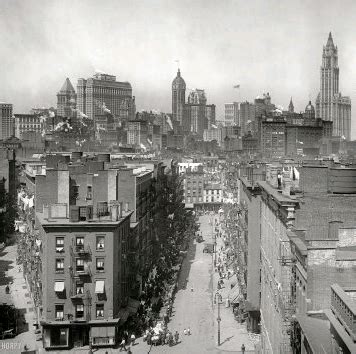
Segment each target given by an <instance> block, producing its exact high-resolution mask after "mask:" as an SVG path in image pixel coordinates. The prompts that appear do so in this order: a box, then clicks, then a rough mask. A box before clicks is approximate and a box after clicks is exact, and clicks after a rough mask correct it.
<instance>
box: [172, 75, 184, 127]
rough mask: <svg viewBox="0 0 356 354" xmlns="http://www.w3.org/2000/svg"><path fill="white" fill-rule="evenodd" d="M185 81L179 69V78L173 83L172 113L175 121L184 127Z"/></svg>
mask: <svg viewBox="0 0 356 354" xmlns="http://www.w3.org/2000/svg"><path fill="white" fill-rule="evenodd" d="M185 88H186V86H185V81H184V80H183V78H182V77H181V76H180V70H179V69H178V72H177V76H176V78H175V79H174V80H173V82H172V113H173V120H174V121H178V122H179V124H180V125H182V121H183V111H184V104H185Z"/></svg>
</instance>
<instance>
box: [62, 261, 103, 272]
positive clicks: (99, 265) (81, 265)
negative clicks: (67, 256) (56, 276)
mask: <svg viewBox="0 0 356 354" xmlns="http://www.w3.org/2000/svg"><path fill="white" fill-rule="evenodd" d="M104 265H105V258H103V257H98V258H96V271H97V272H104V270H105V266H104ZM84 270H85V262H84V259H83V258H76V260H75V271H76V272H84ZM56 273H64V258H56Z"/></svg>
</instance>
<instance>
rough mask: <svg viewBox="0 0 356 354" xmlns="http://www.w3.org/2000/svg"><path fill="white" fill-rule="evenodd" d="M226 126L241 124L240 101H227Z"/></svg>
mask: <svg viewBox="0 0 356 354" xmlns="http://www.w3.org/2000/svg"><path fill="white" fill-rule="evenodd" d="M224 123H225V124H224V125H225V127H228V126H231V125H238V126H240V110H239V103H238V102H233V103H225V122H224Z"/></svg>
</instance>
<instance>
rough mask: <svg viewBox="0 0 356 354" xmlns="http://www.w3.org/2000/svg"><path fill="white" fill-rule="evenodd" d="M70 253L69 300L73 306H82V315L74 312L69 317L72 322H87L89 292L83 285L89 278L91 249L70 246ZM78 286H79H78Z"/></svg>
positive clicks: (89, 304) (89, 312) (89, 301)
mask: <svg viewBox="0 0 356 354" xmlns="http://www.w3.org/2000/svg"><path fill="white" fill-rule="evenodd" d="M70 253H71V267H70V275H71V288H70V298H71V300H72V303H73V306H74V307H75V308H77V306H80V305H83V307H84V311H83V313H80V314H79V313H77V312H76V311H74V315H70V316H71V319H70V320H72V321H76V322H78V321H82V322H88V321H90V318H91V315H90V314H91V300H92V297H91V294H90V290H89V289H87V290H86V291H85V290H84V284H85V283H87V282H88V279H90V278H91V276H92V272H91V268H90V263H91V254H92V253H91V249H90V247H89V245H84V244H80V245H74V244H73V245H72V246H71V248H70ZM79 284H80V285H79Z"/></svg>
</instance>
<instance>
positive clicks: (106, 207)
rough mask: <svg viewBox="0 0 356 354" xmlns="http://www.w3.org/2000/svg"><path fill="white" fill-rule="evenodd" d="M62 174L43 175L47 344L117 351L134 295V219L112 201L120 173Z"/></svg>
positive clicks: (40, 205)
mask: <svg viewBox="0 0 356 354" xmlns="http://www.w3.org/2000/svg"><path fill="white" fill-rule="evenodd" d="M62 168H63V169H62V170H59V169H56V170H55V169H47V171H46V176H42V175H40V176H36V191H35V195H36V198H35V200H36V226H37V228H38V231H39V240H40V241H41V247H40V250H39V257H40V258H41V261H42V262H41V263H42V314H41V325H42V327H43V345H44V347H45V348H46V349H64V348H71V347H76V346H83V345H88V344H89V343H91V344H92V345H93V346H113V345H115V344H116V339H117V330H118V326H119V324H120V317H119V311H120V309H121V308H122V307H124V306H126V305H127V303H128V296H129V294H128V263H127V258H128V243H129V234H130V216H131V213H130V212H128V211H127V212H125V211H123V209H122V204H120V203H119V202H117V201H116V200H115V198H112V194H111V193H112V190H111V187H112V186H111V182H115V179H114V178H113V176H114V173H112V172H115V171H105V170H103V171H100V170H99V171H96V173H93V174H91V173H88V174H83V173H79V172H78V171H75V170H74V169H73V170H72V171H69V170H68V169H64V166H62ZM80 168H82V166H79V167H78V169H80ZM84 182H86V183H84ZM79 183H81V184H79ZM113 187H115V184H113ZM114 193H115V189H114Z"/></svg>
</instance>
